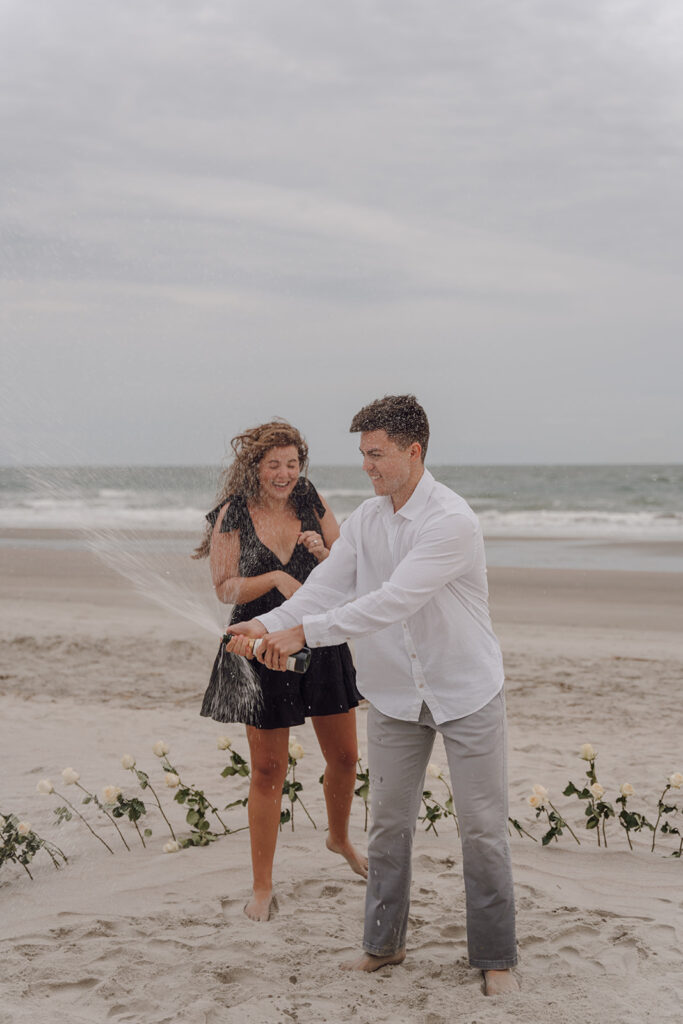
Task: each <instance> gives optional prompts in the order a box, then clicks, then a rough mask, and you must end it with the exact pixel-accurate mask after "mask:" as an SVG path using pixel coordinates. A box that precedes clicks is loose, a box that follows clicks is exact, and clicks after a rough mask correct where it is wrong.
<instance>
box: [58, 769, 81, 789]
mask: <svg viewBox="0 0 683 1024" xmlns="http://www.w3.org/2000/svg"><path fill="white" fill-rule="evenodd" d="M62 778H63V780H64V785H65V786H73V784H74V783H75V782H78V780H79V779H80V775H79V774H78V772H77V771H74V769H73V768H65V769H64V771H63V772H62Z"/></svg>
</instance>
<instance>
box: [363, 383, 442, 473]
mask: <svg viewBox="0 0 683 1024" xmlns="http://www.w3.org/2000/svg"><path fill="white" fill-rule="evenodd" d="M369 430H384V431H385V432H386V435H387V437H389V438H391V440H392V441H395V442H396V444H397V445H398V446H399V448H403V449H405V448H409V447H410V445H411V444H413V442H414V441H417V442H418V443H419V444H420V445H421V447H422V454H421V458H422V461H423V462H424V460H425V455H426V454H427V445H428V444H429V420H428V419H427V413H426V412H425V411H424V409H423V408H422V406H421V405H420V403H419V402H418V400H417V398H416V397H415V395H385V396H384V398H378V399H377V400H376V401H374V402H370V405H364V406H363V408H362V409H361V410H360V412H357V413H356V415H355V416H354V417H353V419H352V421H351V427H350V433H351V434H356V433H358V431H369Z"/></svg>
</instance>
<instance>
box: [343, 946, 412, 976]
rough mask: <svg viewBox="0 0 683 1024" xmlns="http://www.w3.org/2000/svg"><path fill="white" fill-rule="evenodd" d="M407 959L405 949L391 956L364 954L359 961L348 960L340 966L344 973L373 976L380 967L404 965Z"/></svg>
mask: <svg viewBox="0 0 683 1024" xmlns="http://www.w3.org/2000/svg"><path fill="white" fill-rule="evenodd" d="M405 958H406V951H405V949H399V951H398V952H397V953H390V954H389V956H375V954H374V953H362V954H361V956H359V957H358V959H357V960H346V961H345V962H344V963H343V964H340V965H339V966H340V967H341V969H342V971H365V972H366V973H367V974H372V972H373V971H378V970H379V969H380V967H386V966H387V965H388V964H402V963H403V961H404V960H405Z"/></svg>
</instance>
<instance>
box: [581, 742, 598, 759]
mask: <svg viewBox="0 0 683 1024" xmlns="http://www.w3.org/2000/svg"><path fill="white" fill-rule="evenodd" d="M579 757H581V758H583V760H584V761H594V760H595V757H596V753H595V751H594V750H593V747H592V746H591V745H590V743H584V744H583V746H582V747H581V749H580V750H579Z"/></svg>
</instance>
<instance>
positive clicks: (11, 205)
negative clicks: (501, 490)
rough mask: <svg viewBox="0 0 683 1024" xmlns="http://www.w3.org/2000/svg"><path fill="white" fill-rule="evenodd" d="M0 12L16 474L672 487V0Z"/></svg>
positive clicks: (675, 2) (8, 348)
mask: <svg viewBox="0 0 683 1024" xmlns="http://www.w3.org/2000/svg"><path fill="white" fill-rule="evenodd" d="M0 11H1V12H2V13H1V23H0V40H1V41H0V84H1V90H0V111H1V114H2V123H1V124H0V128H1V136H0V138H1V139H2V144H1V146H0V230H1V242H0V256H1V264H2V265H1V272H0V273H1V282H0V289H1V293H0V299H1V308H0V329H1V331H2V334H1V337H0V342H1V344H2V364H1V366H0V371H1V374H2V380H1V381H0V399H1V404H2V411H1V412H0V461H2V462H5V463H7V462H11V461H12V460H13V459H17V458H18V459H19V460H22V461H29V462H41V461H48V462H85V461H95V462H104V463H108V462H113V463H128V462H135V463H145V462H165V463H195V462H203V463H206V462H216V461H218V460H219V459H220V458H221V457H222V454H223V451H224V445H225V443H226V442H227V441H228V440H229V438H230V437H231V436H232V434H234V433H236V432H237V431H239V430H240V429H242V428H245V427H247V426H251V425H253V424H255V423H258V422H260V421H262V420H264V419H269V418H271V417H272V416H274V415H280V416H285V417H287V418H290V419H291V420H292V421H293V422H295V423H296V424H297V425H298V426H300V427H301V429H302V430H303V431H304V432H305V433H306V435H307V437H308V440H309V443H310V446H311V454H312V461H313V462H314V463H315V462H318V463H321V462H340V463H350V462H354V461H355V459H356V450H357V438H356V437H353V436H351V435H349V434H348V424H349V421H350V419H351V417H352V415H353V414H354V412H356V411H357V409H358V408H359V407H360V406H361V405H364V404H365V403H366V402H368V401H370V400H371V399H373V398H375V397H377V396H379V395H382V394H385V393H387V392H389V393H396V392H406V391H413V392H415V393H416V394H417V396H418V398H419V399H420V400H421V401H422V402H423V404H424V405H425V407H426V409H427V412H428V414H429V416H430V420H431V423H432V432H433V440H432V445H431V452H430V454H431V456H432V461H434V462H442V463H443V462H449V463H468V462H474V463H476V462H584V461H585V462H609V461H621V462H637V461H655V462H657V461H659V462H667V461H675V462H681V461H683V401H682V400H681V381H682V380H683V331H682V326H683V286H682V279H683V202H682V200H683V158H682V156H683V154H682V148H683V61H682V60H681V54H682V53H683V5H682V4H681V3H680V0H668V2H666V0H643V2H637V0H612V2H603V0H572V2H570V3H560V2H555V0H537V2H529V0H514V2H511V0H458V2H454V0H415V2H404V0H384V2H378V0H375V2H370V0H368V2H360V0H347V2H344V3H340V2H336V3H331V2H325V0H306V2H297V0H287V2H284V0H272V2H260V0H244V2H235V0H209V2H201V0H195V2H193V3H190V2H188V0H156V2H152V0H147V2H146V0H110V2H107V0H0Z"/></svg>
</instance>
